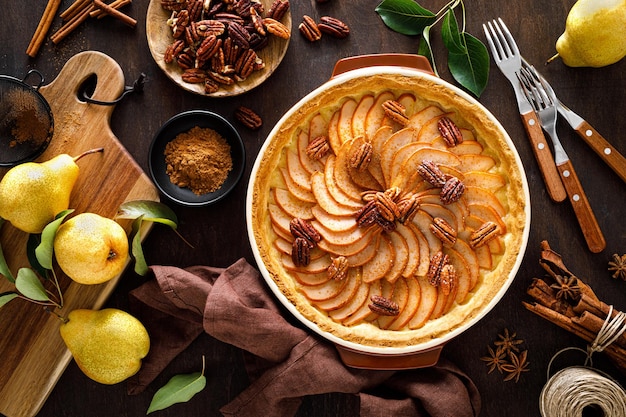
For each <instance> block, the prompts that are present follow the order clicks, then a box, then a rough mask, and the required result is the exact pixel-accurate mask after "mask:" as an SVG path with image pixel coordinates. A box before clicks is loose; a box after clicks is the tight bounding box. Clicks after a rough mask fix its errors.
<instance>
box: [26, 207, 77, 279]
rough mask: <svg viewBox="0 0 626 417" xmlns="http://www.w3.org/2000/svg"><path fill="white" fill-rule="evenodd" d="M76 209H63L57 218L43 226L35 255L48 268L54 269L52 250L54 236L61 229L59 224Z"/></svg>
mask: <svg viewBox="0 0 626 417" xmlns="http://www.w3.org/2000/svg"><path fill="white" fill-rule="evenodd" d="M73 211H74V210H73V209H69V210H63V211H62V212H61V213H59V214H58V215H57V217H56V219H55V220H53V221H51V222H50V223H48V224H47V225H46V227H44V228H43V231H42V232H41V243H40V244H39V245H37V248H36V249H35V256H36V257H37V261H38V262H39V264H40V265H41V266H42V267H44V268H46V269H52V252H53V251H54V236H55V235H56V233H57V230H59V226H61V223H62V222H63V220H65V218H66V217H67V216H68V215H69V214H70V213H72V212H73Z"/></svg>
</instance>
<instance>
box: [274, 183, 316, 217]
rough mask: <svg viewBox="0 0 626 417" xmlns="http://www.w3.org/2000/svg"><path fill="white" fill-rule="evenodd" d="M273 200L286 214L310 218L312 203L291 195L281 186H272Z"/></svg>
mask: <svg viewBox="0 0 626 417" xmlns="http://www.w3.org/2000/svg"><path fill="white" fill-rule="evenodd" d="M274 201H275V202H276V205H278V206H279V207H280V208H281V209H283V211H284V212H285V213H287V215H289V216H291V217H292V218H293V217H297V218H300V219H304V220H311V219H312V218H313V213H312V212H311V207H313V203H307V202H306V201H302V200H300V199H298V198H296V197H294V196H293V194H291V193H290V192H289V191H287V190H285V189H283V188H274Z"/></svg>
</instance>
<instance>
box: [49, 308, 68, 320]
mask: <svg viewBox="0 0 626 417" xmlns="http://www.w3.org/2000/svg"><path fill="white" fill-rule="evenodd" d="M44 310H46V311H47V312H48V313H50V314H52V315H53V316H56V317H57V318H58V319H59V320H61V321H62V322H63V323H67V322H69V321H70V319H68V318H67V317H63V316H61V315H60V314H59V313H57V312H56V311H53V310H51V309H50V307H46V308H44Z"/></svg>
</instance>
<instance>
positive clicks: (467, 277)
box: [445, 248, 472, 304]
mask: <svg viewBox="0 0 626 417" xmlns="http://www.w3.org/2000/svg"><path fill="white" fill-rule="evenodd" d="M445 254H446V255H448V259H449V262H450V264H451V265H452V266H454V270H455V273H456V303H457V304H463V303H464V302H465V301H466V299H467V295H468V294H469V293H470V291H471V289H472V278H471V273H470V267H469V266H468V265H467V262H466V261H465V259H464V258H463V256H462V255H461V254H460V253H459V252H457V251H456V250H454V249H451V248H446V249H445Z"/></svg>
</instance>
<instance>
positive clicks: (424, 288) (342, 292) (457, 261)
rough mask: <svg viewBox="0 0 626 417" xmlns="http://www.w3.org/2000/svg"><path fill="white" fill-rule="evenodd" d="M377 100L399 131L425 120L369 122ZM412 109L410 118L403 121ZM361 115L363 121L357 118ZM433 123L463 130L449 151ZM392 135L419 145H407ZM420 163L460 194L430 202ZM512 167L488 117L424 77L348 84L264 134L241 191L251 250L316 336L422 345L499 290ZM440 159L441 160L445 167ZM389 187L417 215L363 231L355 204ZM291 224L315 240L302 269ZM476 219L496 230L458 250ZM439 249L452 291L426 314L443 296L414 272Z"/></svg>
mask: <svg viewBox="0 0 626 417" xmlns="http://www.w3.org/2000/svg"><path fill="white" fill-rule="evenodd" d="M385 100H393V101H395V102H400V103H403V104H404V105H405V106H406V114H407V116H408V117H409V120H410V121H409V125H411V123H413V122H411V120H419V121H420V122H423V121H426V122H425V124H424V123H417V122H415V123H417V124H418V125H419V127H418V128H411V129H412V130H411V131H410V132H408V131H407V129H409V127H404V126H402V125H400V124H398V123H396V122H395V121H390V119H389V117H383V116H381V115H380V110H374V111H372V110H373V109H377V106H379V107H380V106H381V103H382V102H383V101H385ZM364 109H367V110H368V112H365V110H364ZM342 112H343V115H342ZM420 112H421V114H422V115H423V117H422V119H423V120H421V119H419V117H418V116H415V115H416V114H418V113H420ZM355 114H356V116H355ZM364 114H370V116H369V118H365V119H362V117H361V116H362V115H364ZM425 115H427V116H428V117H427V116H425ZM443 116H446V117H448V118H449V119H450V120H452V121H453V122H454V123H455V124H456V125H457V126H458V127H459V128H460V129H461V130H462V131H463V132H464V139H465V140H464V141H463V144H462V145H459V146H458V147H449V146H448V145H446V143H445V141H443V140H442V138H441V137H440V135H439V134H438V133H437V129H436V128H435V127H434V126H436V120H437V119H439V118H441V117H443ZM431 119H432V120H431ZM350 120H351V122H350ZM428 121H430V123H429V122H428ZM426 125H429V126H430V127H428V126H426ZM329 126H330V127H329ZM381 126H387V127H384V128H382V129H380V128H381ZM424 126H426V127H424ZM377 131H378V133H376V132H377ZM420 131H422V135H421V136H420V134H419V132H420ZM320 132H322V133H325V134H326V135H327V136H328V138H329V142H330V145H331V150H330V152H329V153H328V155H326V156H325V157H324V158H323V159H321V160H316V159H311V158H308V157H307V155H306V153H305V147H306V145H307V144H308V143H309V141H311V140H313V139H314V137H317V136H319V135H320ZM329 132H330V133H329ZM337 132H338V133H337ZM398 132H400V133H398ZM377 135H378V136H382V138H381V137H377ZM393 135H396V136H395V138H396V139H395V142H396V143H395V144H394V145H392V144H391V143H393V142H394V140H392V141H389V142H387V141H388V140H389V138H390V137H392V136H393ZM402 135H404V136H408V137H410V138H412V139H409V142H420V141H421V142H423V144H415V143H414V144H413V145H408V143H409V142H407V139H406V138H401V137H400V136H402ZM355 137H356V138H355ZM363 142H369V143H372V147H373V149H374V151H373V157H372V160H371V162H370V164H369V165H368V166H367V170H366V171H367V172H366V173H365V174H358V173H356V174H355V168H350V167H346V160H348V159H349V158H350V156H351V155H353V153H354V152H355V150H354V149H355V148H356V147H357V144H358V143H363ZM385 142H387V145H385ZM402 146H404V147H403V148H402ZM412 147H414V149H412ZM401 148H402V149H401ZM455 148H456V149H455ZM411 157H413V159H412V160H410V158H411ZM307 158H308V159H307ZM424 158H425V159H430V158H435V159H436V160H437V161H439V164H438V166H440V167H441V169H442V171H444V172H445V173H446V174H447V175H448V177H449V176H456V177H459V179H460V180H461V181H463V182H464V184H465V192H464V193H463V194H462V195H461V198H460V200H458V201H457V202H454V203H451V204H443V203H442V202H441V200H440V197H439V193H440V191H441V190H440V189H437V187H434V186H432V185H431V184H429V183H427V182H426V181H423V179H422V178H421V177H416V176H415V175H411V174H412V173H414V172H413V171H410V170H413V169H414V168H415V167H416V166H418V165H417V164H418V162H420V161H422V160H423V159H424ZM518 160H519V159H518V158H517V155H516V153H515V151H514V150H512V149H511V148H510V146H509V144H508V142H507V136H506V134H505V133H504V132H503V131H502V128H501V126H500V125H499V124H498V123H497V122H496V121H494V119H493V118H492V117H491V116H489V115H488V114H486V113H485V112H484V110H482V108H481V107H479V106H477V105H475V104H474V103H472V102H470V101H468V100H466V99H465V98H463V97H462V96H460V95H458V94H457V93H455V91H454V90H453V89H450V88H448V87H447V86H446V85H444V84H442V83H439V82H437V80H434V79H431V77H421V76H417V77H416V76H413V75H407V74H398V73H389V74H387V73H379V74H367V75H363V76H360V77H356V78H349V77H348V78H347V79H346V80H345V81H342V82H339V83H337V84H335V85H333V87H332V88H326V89H324V88H321V89H319V90H318V91H317V92H316V93H315V94H310V95H309V96H308V97H307V99H306V100H303V101H301V102H300V103H298V105H296V107H295V108H294V109H292V111H291V112H290V113H289V114H288V115H287V116H286V117H285V118H283V120H282V121H281V122H280V124H279V126H277V127H276V128H275V129H274V130H273V134H272V135H271V137H269V138H268V142H267V143H266V144H265V147H264V150H263V151H262V154H261V155H260V156H259V160H258V161H257V166H256V168H257V170H256V172H255V175H254V177H253V178H252V179H251V181H252V183H251V184H250V191H249V192H251V195H249V197H248V198H249V199H251V204H250V205H249V207H250V208H251V211H252V212H251V213H249V224H250V227H251V229H252V230H251V233H252V234H253V238H254V241H256V244H257V250H258V256H259V258H260V261H261V262H262V263H263V265H264V267H265V268H266V269H267V271H268V274H269V277H270V278H271V279H272V280H273V281H274V283H275V284H276V286H277V288H278V289H279V291H280V292H281V293H282V294H283V295H284V296H285V297H286V298H287V300H288V301H289V302H290V303H292V304H293V306H295V308H296V309H297V311H298V312H299V313H300V314H301V315H302V316H303V317H304V318H305V319H307V320H308V321H310V322H312V323H314V324H315V325H316V326H317V327H318V328H319V329H320V330H321V331H322V332H327V333H330V334H332V335H333V336H335V337H337V338H339V339H342V340H344V341H348V342H352V343H356V344H358V345H362V346H371V347H381V348H382V347H399V348H402V347H406V346H415V345H419V344H423V343H430V342H432V341H433V340H434V339H437V338H441V337H444V336H446V335H447V334H449V333H450V332H453V331H455V330H458V329H460V328H461V327H463V326H464V325H465V324H466V323H468V321H470V320H472V319H474V318H476V317H478V316H479V315H481V314H484V312H485V310H486V309H487V308H489V306H490V305H492V304H493V303H494V300H495V299H497V298H498V294H499V293H501V290H502V289H503V287H504V286H506V285H507V282H510V279H511V278H510V275H511V272H512V271H513V270H514V269H515V268H516V264H517V263H518V257H519V256H521V255H520V253H521V252H523V250H524V248H523V245H524V244H525V237H524V236H525V235H527V228H528V221H529V219H528V218H527V216H528V213H527V209H526V204H527V199H528V197H527V188H526V186H525V180H524V178H523V176H522V175H523V174H522V167H521V166H520V165H519V163H518ZM416 161H417V162H416ZM449 161H453V162H454V163H453V164H452V165H454V166H452V167H450V166H448V164H447V163H446V162H449ZM406 167H410V168H406ZM405 168H406V169H405ZM409 169H410V170H409ZM477 171H478V172H477ZM346 176H348V177H349V179H351V181H349V183H348V182H346ZM329 179H330V180H329ZM333 179H334V181H333ZM372 179H374V180H376V179H377V181H373V180H372ZM383 182H384V184H381V183H383ZM392 186H399V188H401V191H402V193H403V194H405V195H406V194H407V193H408V194H409V195H416V196H417V198H418V200H419V201H420V210H419V213H418V214H416V216H415V218H413V219H412V221H410V222H407V223H406V224H402V223H401V222H400V221H395V222H394V223H395V226H396V227H395V228H394V229H393V230H387V231H386V230H383V229H382V228H381V227H379V226H377V225H376V224H374V225H370V226H369V227H364V226H359V225H357V224H356V215H355V213H356V212H357V211H358V209H359V208H360V207H362V206H364V205H365V204H366V201H364V199H363V198H362V196H363V195H365V194H368V191H371V192H376V191H380V192H384V191H385V190H387V189H389V188H391V187H392ZM357 191H358V192H359V193H361V194H360V196H361V198H360V199H359V196H357V195H356V194H355V193H356V192H357ZM329 196H330V198H331V201H330V203H329V201H327V199H328V198H329ZM329 206H330V207H329ZM494 213H495V214H494ZM295 217H298V218H301V219H305V220H307V221H308V222H310V224H311V225H312V226H313V227H315V228H316V229H317V230H318V231H319V233H320V235H321V236H322V240H321V241H320V242H319V243H318V244H317V245H315V247H314V248H313V249H312V250H311V252H310V262H309V263H308V264H307V265H305V266H299V267H296V266H295V265H294V264H293V262H292V261H291V256H290V250H291V249H292V242H293V240H294V237H293V235H291V234H290V233H289V226H288V223H289V221H290V220H291V219H293V218H295ZM435 218H444V219H446V220H447V223H452V225H453V226H454V228H455V229H456V230H457V232H458V237H457V239H456V243H454V244H453V245H452V244H450V242H448V243H445V244H444V243H442V242H441V241H440V240H438V239H437V236H435V235H434V234H433V233H432V232H431V231H430V230H429V225H430V224H431V223H432V222H433V220H434V219H435ZM488 218H489V219H491V220H493V222H494V223H497V224H498V231H499V233H498V234H497V236H496V237H495V238H493V239H492V240H490V241H489V242H487V243H486V244H484V245H482V246H481V247H478V248H474V247H472V246H471V245H470V240H471V235H472V232H473V231H474V230H476V229H477V228H479V227H480V226H481V225H482V224H483V223H484V222H485V221H486V220H487V219H488ZM439 251H441V252H442V253H443V254H447V255H449V263H451V264H453V265H454V266H455V267H456V270H457V271H456V273H457V275H458V277H457V280H458V282H455V285H456V287H455V288H456V290H457V291H455V292H453V293H451V295H448V299H447V302H446V303H445V306H439V307H434V308H436V309H438V310H439V313H438V314H435V315H433V314H432V309H431V310H429V311H426V312H425V311H423V310H425V309H426V307H427V306H428V304H429V303H434V302H436V301H434V300H433V298H434V299H435V300H436V299H437V298H439V299H440V301H441V300H445V299H446V296H445V295H442V290H441V288H440V287H441V286H433V285H431V284H430V283H429V282H428V278H427V277H426V275H427V270H428V267H429V263H430V259H431V258H432V257H433V256H434V255H435V254H436V253H437V252H439ZM425 252H426V253H425ZM389 253H391V255H389ZM340 256H344V257H345V259H346V260H348V263H349V264H350V266H349V268H348V270H347V276H346V278H344V279H342V280H333V279H328V274H327V273H326V270H327V267H328V266H329V265H330V263H331V262H332V261H333V259H336V258H338V257H340ZM389 256H391V258H389ZM390 259H391V261H390ZM257 260H259V259H257ZM381 260H382V261H381ZM459 287H462V288H459ZM372 295H380V296H383V297H386V298H388V299H390V300H393V301H395V302H396V303H397V304H398V306H399V310H400V314H399V315H398V316H383V315H378V314H376V313H374V312H372V311H371V309H369V308H368V305H369V304H371V303H372V301H371V296H372ZM452 296H454V298H450V297H452ZM442 297H443V298H442ZM420 306H421V309H420ZM442 310H445V311H442ZM424 315H426V319H425V320H424V319H423V317H422V316H424ZM418 316H419V317H418Z"/></svg>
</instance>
